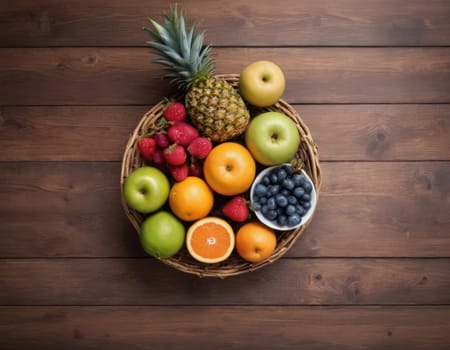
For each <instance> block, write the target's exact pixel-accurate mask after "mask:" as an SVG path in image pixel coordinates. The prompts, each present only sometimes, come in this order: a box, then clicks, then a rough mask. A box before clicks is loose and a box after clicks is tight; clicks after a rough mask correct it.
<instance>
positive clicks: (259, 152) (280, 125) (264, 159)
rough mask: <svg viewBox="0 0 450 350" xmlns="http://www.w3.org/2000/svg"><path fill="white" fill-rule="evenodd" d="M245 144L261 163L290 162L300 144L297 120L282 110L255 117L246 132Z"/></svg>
mask: <svg viewBox="0 0 450 350" xmlns="http://www.w3.org/2000/svg"><path fill="white" fill-rule="evenodd" d="M245 144H246V146H247V148H248V150H249V151H250V153H251V154H252V156H253V158H255V159H256V160H257V161H258V162H259V163H261V164H264V165H276V164H281V163H285V162H289V161H290V160H291V159H292V157H293V156H294V155H295V153H296V152H297V149H298V146H299V145H300V134H299V133H298V129H297V125H296V124H295V122H294V121H293V120H292V119H291V118H289V117H288V116H286V115H285V114H283V113H280V112H266V113H262V114H260V115H258V116H256V117H254V118H253V119H252V120H251V121H250V123H249V125H248V127H247V130H246V132H245Z"/></svg>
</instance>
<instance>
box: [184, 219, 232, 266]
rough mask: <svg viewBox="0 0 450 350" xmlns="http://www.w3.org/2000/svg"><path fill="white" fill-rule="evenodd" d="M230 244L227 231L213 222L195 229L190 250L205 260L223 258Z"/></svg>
mask: <svg viewBox="0 0 450 350" xmlns="http://www.w3.org/2000/svg"><path fill="white" fill-rule="evenodd" d="M230 244H231V242H230V236H229V233H228V231H227V230H226V229H225V228H224V227H223V226H222V225H219V224H216V223H214V222H207V223H204V224H203V225H201V226H199V227H197V228H196V229H195V231H194V232H193V234H192V238H191V247H192V250H193V251H194V252H195V253H196V254H197V255H199V256H202V257H204V258H207V259H215V258H219V257H221V256H224V255H225V254H226V253H227V251H228V249H229V247H230Z"/></svg>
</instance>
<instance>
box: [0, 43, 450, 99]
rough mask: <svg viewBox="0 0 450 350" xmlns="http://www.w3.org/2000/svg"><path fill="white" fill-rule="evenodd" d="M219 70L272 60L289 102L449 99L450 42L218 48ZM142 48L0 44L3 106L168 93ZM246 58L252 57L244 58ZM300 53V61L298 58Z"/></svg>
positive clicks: (231, 70) (152, 96)
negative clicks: (440, 44) (278, 68)
mask: <svg viewBox="0 0 450 350" xmlns="http://www.w3.org/2000/svg"><path fill="white" fill-rule="evenodd" d="M214 52H215V55H216V58H217V72H218V73H239V72H240V71H241V70H242V69H243V68H244V66H246V65H247V64H248V63H250V62H253V61H256V60H260V59H267V60H270V61H273V62H276V63H278V64H279V65H280V66H281V68H282V69H283V70H284V72H285V74H286V76H287V86H286V92H285V94H284V95H283V97H284V98H285V99H286V100H287V101H289V102H290V103H448V102H450V94H449V91H450V68H449V67H450V48H444V47H441V48H437V47H435V48H427V49H425V48H216V49H215V51H214ZM154 57H155V56H153V55H152V54H150V53H149V52H148V49H144V48H34V49H26V48H21V49H14V48H9V49H0V81H1V82H2V83H1V84H0V104H1V105H124V104H151V103H155V102H157V101H159V100H161V99H162V98H163V97H164V96H167V95H168V94H170V91H173V90H171V89H170V88H169V87H168V85H167V82H166V81H164V82H163V81H162V80H161V79H162V78H161V77H162V74H163V70H162V68H161V67H160V66H158V65H156V64H153V63H151V59H152V58H154ZM242 57H245V58H246V60H244V61H243V60H242ZM293 57H295V58H296V59H292V58H293Z"/></svg>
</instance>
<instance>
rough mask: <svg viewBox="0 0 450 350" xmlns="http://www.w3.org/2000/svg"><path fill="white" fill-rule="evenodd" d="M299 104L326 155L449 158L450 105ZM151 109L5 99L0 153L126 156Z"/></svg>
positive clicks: (14, 156) (9, 157)
mask: <svg viewBox="0 0 450 350" xmlns="http://www.w3.org/2000/svg"><path fill="white" fill-rule="evenodd" d="M294 107H295V108H296V109H297V111H298V112H299V114H300V115H301V117H302V119H303V120H304V122H305V123H306V125H308V127H309V128H310V130H311V133H312V135H313V137H314V140H315V142H316V144H317V145H318V147H319V152H320V159H321V160H322V161H328V160H332V161H336V160H339V161H342V160H351V161H355V160H358V161H361V160H362V161H365V160H371V161H372V160H403V161H404V160H450V138H449V136H448V135H449V134H450V105H296V106H294ZM148 109H149V107H148V106H67V107H66V106H64V107H60V106H35V107H0V142H1V144H2V147H1V148H0V160H3V161H14V160H16V161H30V160H34V161H36V160H44V161H47V160H49V161H120V160H121V159H122V156H123V151H124V148H125V144H126V142H127V140H128V137H129V135H130V134H131V132H132V131H133V130H134V128H135V127H136V125H137V123H138V122H139V120H140V118H141V117H142V116H143V115H144V114H145V112H146V111H147V110H148ZM105 139H106V140H107V142H105Z"/></svg>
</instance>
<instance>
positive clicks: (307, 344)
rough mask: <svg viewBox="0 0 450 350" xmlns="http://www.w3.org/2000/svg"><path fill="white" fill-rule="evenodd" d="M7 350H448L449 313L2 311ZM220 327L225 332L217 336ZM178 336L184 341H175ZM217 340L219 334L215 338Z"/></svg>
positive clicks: (356, 310) (247, 308)
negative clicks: (202, 349) (224, 348)
mask: <svg viewBox="0 0 450 350" xmlns="http://www.w3.org/2000/svg"><path fill="white" fill-rule="evenodd" d="M0 310H1V313H0V335H1V340H0V343H1V344H2V345H3V348H5V349H19V348H20V349H35V348H36V344H39V347H42V348H45V349H48V350H51V349H67V350H70V349H86V348H89V349H104V348H108V349H125V348H126V349H136V350H137V349H143V348H147V347H148V346H149V344H151V347H152V348H153V349H198V348H206V349H212V348H223V347H224V346H226V348H227V349H259V350H261V349H268V350H272V349H295V350H298V349H315V350H321V349H323V350H325V349H330V348H332V349H347V350H357V349H378V350H381V349H386V350H387V349H410V350H416V349H417V350H418V349H423V350H428V349H430V348H432V349H435V350H439V349H442V350H444V349H448V344H449V343H450V309H449V308H448V307H439V308H436V307H395V308H385V307H351V308H342V307H314V308H311V307H277V306H268V307H254V306H242V307H233V306H226V307H220V306H212V307H191V306H176V307H174V306H170V307H160V306H153V307H142V306H140V307H95V308H94V307H90V308H88V307H2V308H1V309H0ZM219 329H220V332H218V331H217V330H219ZM175 333H176V336H173V335H174V334H175ZM211 334H214V336H211Z"/></svg>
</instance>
